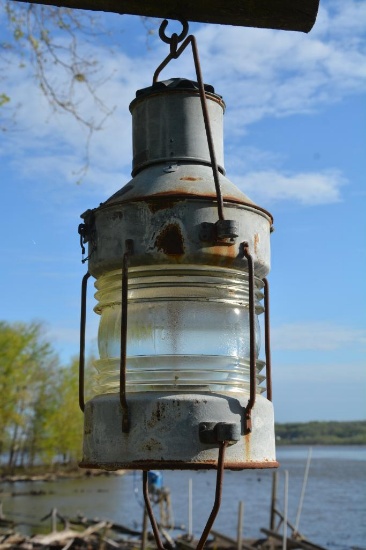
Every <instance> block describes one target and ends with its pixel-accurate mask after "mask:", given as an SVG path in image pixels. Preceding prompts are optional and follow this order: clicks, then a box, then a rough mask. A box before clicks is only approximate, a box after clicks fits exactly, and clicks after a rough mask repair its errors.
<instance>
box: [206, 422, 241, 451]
mask: <svg viewBox="0 0 366 550" xmlns="http://www.w3.org/2000/svg"><path fill="white" fill-rule="evenodd" d="M198 429H199V438H200V441H201V443H211V444H217V443H221V442H222V441H227V442H228V445H234V443H236V442H237V441H239V440H240V436H241V426H240V424H229V423H228V422H201V423H200V424H199V427H198Z"/></svg>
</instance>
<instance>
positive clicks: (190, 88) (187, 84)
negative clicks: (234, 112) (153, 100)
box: [130, 78, 225, 111]
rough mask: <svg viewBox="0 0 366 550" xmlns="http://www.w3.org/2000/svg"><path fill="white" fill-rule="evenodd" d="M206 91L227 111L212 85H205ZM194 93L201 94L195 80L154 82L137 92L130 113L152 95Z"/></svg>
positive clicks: (170, 79) (175, 79)
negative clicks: (141, 101) (138, 103)
mask: <svg viewBox="0 0 366 550" xmlns="http://www.w3.org/2000/svg"><path fill="white" fill-rule="evenodd" d="M204 90H205V92H206V95H209V96H212V97H213V99H216V100H217V101H219V103H220V104H221V105H222V107H223V109H224V110H225V102H224V100H223V99H222V96H221V95H219V94H216V93H215V88H214V87H213V86H212V85H211V84H204ZM183 91H185V92H193V93H196V94H197V95H198V94H199V87H198V82H195V81H194V80H189V79H188V78H169V79H167V80H160V81H158V82H154V84H153V85H152V86H148V87H147V88H141V89H140V90H137V91H136V98H135V99H134V100H133V101H132V102H131V104H130V111H132V109H133V106H134V104H135V103H137V102H138V101H139V100H140V99H145V98H147V97H148V96H150V95H155V94H159V93H174V92H183Z"/></svg>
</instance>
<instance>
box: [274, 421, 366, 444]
mask: <svg viewBox="0 0 366 550" xmlns="http://www.w3.org/2000/svg"><path fill="white" fill-rule="evenodd" d="M276 440H277V444H278V445H366V420H358V421H353V422H333V421H332V422H293V423H289V424H276Z"/></svg>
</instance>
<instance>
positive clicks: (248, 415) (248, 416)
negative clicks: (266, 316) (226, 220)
mask: <svg viewBox="0 0 366 550" xmlns="http://www.w3.org/2000/svg"><path fill="white" fill-rule="evenodd" d="M243 247H244V256H245V257H246V259H247V260H248V277H249V330H250V336H249V339H250V352H249V353H250V375H249V376H250V396H249V401H248V404H247V406H246V409H245V429H246V432H251V431H252V409H253V407H254V404H255V398H256V390H257V387H256V386H257V378H256V372H255V370H256V349H255V294H254V292H255V291H254V265H253V257H252V255H251V254H250V252H249V245H248V243H247V242H244V243H243Z"/></svg>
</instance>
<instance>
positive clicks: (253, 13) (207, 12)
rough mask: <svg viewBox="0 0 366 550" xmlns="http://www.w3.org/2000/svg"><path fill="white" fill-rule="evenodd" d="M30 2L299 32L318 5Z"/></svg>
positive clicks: (253, 0)
mask: <svg viewBox="0 0 366 550" xmlns="http://www.w3.org/2000/svg"><path fill="white" fill-rule="evenodd" d="M20 1H22V2H23V1H26V0H20ZM33 3H35V4H48V5H53V6H65V7H69V8H79V9H86V10H94V11H110V12H115V13H121V14H132V15H144V16H148V17H158V18H166V19H185V20H187V21H197V22H201V23H220V24H223V25H236V26H243V27H261V28H268V29H282V30H292V31H302V32H309V31H310V30H311V29H312V27H313V25H314V23H315V20H316V16H317V13H318V6H319V0H35V1H34V2H33Z"/></svg>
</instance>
